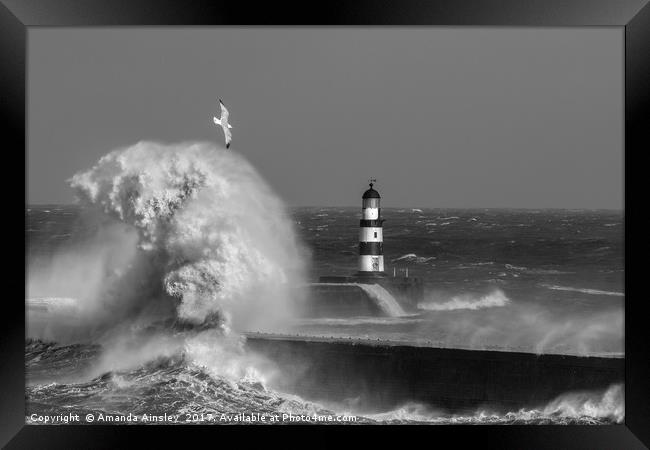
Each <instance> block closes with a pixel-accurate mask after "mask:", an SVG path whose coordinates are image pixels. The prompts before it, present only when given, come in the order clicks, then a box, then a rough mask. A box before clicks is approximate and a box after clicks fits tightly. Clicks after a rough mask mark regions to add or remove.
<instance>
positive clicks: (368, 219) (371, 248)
mask: <svg viewBox="0 0 650 450" xmlns="http://www.w3.org/2000/svg"><path fill="white" fill-rule="evenodd" d="M375 182H376V180H374V179H373V180H370V189H368V190H367V191H366V192H364V193H363V197H362V214H361V222H360V229H359V275H365V276H384V275H385V274H384V236H383V232H382V223H383V222H384V220H383V219H382V218H381V208H380V206H379V200H380V199H381V197H380V195H379V192H377V191H376V190H374V189H373V188H372V187H373V185H374V183H375Z"/></svg>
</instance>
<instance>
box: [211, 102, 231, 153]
mask: <svg viewBox="0 0 650 450" xmlns="http://www.w3.org/2000/svg"><path fill="white" fill-rule="evenodd" d="M219 105H220V106H221V118H219V119H217V118H216V117H213V118H212V120H214V123H215V124H217V125H221V128H223V135H224V137H225V138H226V148H230V141H232V133H231V132H230V129H231V128H232V126H231V125H230V124H229V123H228V115H229V113H228V110H227V109H226V105H224V104H223V102H222V101H221V99H219Z"/></svg>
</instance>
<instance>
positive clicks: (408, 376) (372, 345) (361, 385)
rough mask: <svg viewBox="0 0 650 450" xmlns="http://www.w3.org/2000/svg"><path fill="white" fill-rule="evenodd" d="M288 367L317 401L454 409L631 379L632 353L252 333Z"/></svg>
mask: <svg viewBox="0 0 650 450" xmlns="http://www.w3.org/2000/svg"><path fill="white" fill-rule="evenodd" d="M246 346H247V348H248V349H249V350H251V351H253V352H256V353H258V354H261V355H263V356H265V357H267V358H268V359H270V360H271V361H274V362H275V363H276V364H277V365H278V367H280V369H281V371H282V372H283V373H282V377H280V379H279V381H278V383H279V385H278V386H276V387H277V388H280V389H282V390H285V391H286V392H291V393H295V394H297V395H300V396H301V397H303V398H305V399H308V400H313V401H336V402H343V403H346V402H347V403H351V404H354V405H355V406H356V407H357V408H359V409H361V410H366V411H387V410H390V409H394V408H396V407H399V406H401V405H403V404H405V403H407V402H417V403H423V404H426V405H428V406H430V407H431V408H434V409H439V410H442V411H445V412H451V413H463V412H468V413H473V412H476V411H477V410H478V409H484V410H488V411H493V412H501V413H504V412H508V411H517V410H519V409H521V408H537V407H543V406H544V405H545V404H546V403H548V402H549V401H551V400H553V399H554V398H556V397H557V396H559V395H561V394H565V393H568V392H576V391H598V390H604V389H606V388H608V387H609V386H610V385H612V384H615V383H623V381H624V359H623V358H615V357H611V358H610V357H584V356H570V355H535V354H531V353H519V352H506V351H477V350H461V349H449V348H433V347H423V346H412V345H405V344H401V343H387V342H373V341H370V340H366V341H359V340H352V339H327V338H308V337H295V336H280V335H262V334H249V335H247V343H246Z"/></svg>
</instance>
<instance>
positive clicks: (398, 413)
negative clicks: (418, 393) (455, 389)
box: [366, 384, 625, 425]
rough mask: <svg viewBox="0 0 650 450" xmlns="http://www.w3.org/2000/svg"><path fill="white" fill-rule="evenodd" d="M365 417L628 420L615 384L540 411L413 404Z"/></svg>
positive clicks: (456, 421) (458, 421) (472, 421)
mask: <svg viewBox="0 0 650 450" xmlns="http://www.w3.org/2000/svg"><path fill="white" fill-rule="evenodd" d="M366 417H368V418H370V419H373V420H376V421H379V422H382V423H387V424H408V423H429V424H438V425H480V424H494V425H505V424H522V425H524V424H539V425H570V424H583V425H596V424H618V423H623V421H624V419H625V393H624V390H623V385H621V384H614V385H612V386H610V387H609V388H607V389H605V390H603V391H583V392H569V393H566V394H561V395H559V396H558V397H556V398H555V399H553V400H552V401H550V402H549V403H547V404H546V405H544V406H541V407H539V408H531V409H525V408H522V409H520V410H518V411H513V412H507V413H494V412H490V411H487V410H484V409H480V410H478V411H476V412H475V413H474V414H464V415H462V414H461V415H449V414H446V413H444V412H441V411H440V410H436V409H435V408H432V407H431V406H428V405H425V404H421V403H413V402H410V403H407V404H405V405H403V406H401V407H399V408H396V409H395V410H392V411H388V412H383V413H378V414H369V415H366Z"/></svg>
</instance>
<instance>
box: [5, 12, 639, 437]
mask: <svg viewBox="0 0 650 450" xmlns="http://www.w3.org/2000/svg"><path fill="white" fill-rule="evenodd" d="M186 25H312V26H313V25H350V26H352V25H373V26H374V25H399V26H407V25H421V26H422V25H430V26H495V27H509V26H517V27H591V26H611V27H622V28H624V33H625V63H624V64H625V65H624V70H625V143H624V154H625V252H626V272H625V293H626V302H625V326H626V327H625V398H626V405H625V407H626V415H625V423H624V425H607V426H511V427H505V426H504V427H498V428H497V427H492V426H484V427H471V428H470V429H468V428H467V427H420V428H419V430H418V431H419V432H420V433H421V432H423V431H422V430H423V429H424V432H425V433H432V434H431V436H432V438H435V439H436V442H437V443H441V442H444V441H441V440H439V439H441V437H444V438H445V439H453V442H454V446H459V445H462V444H463V443H467V442H468V440H473V441H474V442H476V443H478V444H480V445H481V446H482V447H483V448H485V447H488V448H490V447H494V448H589V449H600V448H602V449H618V448H644V447H645V446H650V426H649V425H650V389H649V388H648V386H649V385H650V352H649V350H648V349H649V347H650V345H649V341H648V339H647V338H646V333H645V329H646V321H647V319H646V316H645V315H644V314H643V313H644V302H645V301H646V299H645V296H643V295H640V292H639V291H638V290H637V291H635V289H636V288H635V286H634V282H633V280H632V278H631V272H630V268H631V266H630V264H629V261H630V259H631V258H632V257H633V256H634V254H639V253H640V252H641V251H643V250H642V249H641V248H640V246H638V245H637V246H636V247H637V248H635V246H634V243H635V242H636V241H635V240H634V239H635V237H637V238H641V234H640V233H638V232H635V231H634V229H633V220H634V218H635V217H636V216H637V215H639V213H638V212H637V211H640V209H635V208H633V201H632V197H633V196H637V195H639V194H638V192H639V190H640V189H636V187H635V186H633V185H632V183H633V181H634V180H637V181H638V180H639V179H640V178H639V177H636V178H634V179H633V178H632V172H633V170H632V169H633V168H635V167H636V168H639V166H640V164H638V163H639V162H640V161H641V160H640V159H639V158H640V157H641V156H640V155H642V154H643V153H644V150H647V149H649V148H650V145H649V143H650V142H649V141H650V139H649V137H648V136H649V135H650V132H649V131H648V130H650V120H649V103H650V5H648V0H591V1H588V0H572V1H569V0H399V1H397V0H394V1H390V0H382V1H377V0H375V1H372V0H363V1H354V2H352V1H347V2H343V1H315V2H314V1H312V2H303V3H301V4H295V5H294V4H292V3H289V2H282V3H277V2H250V1H237V2H235V1H232V2H225V1H209V0H195V1H192V2H183V1H182V0H112V1H108V0H0V61H1V63H0V85H1V87H0V111H1V113H2V116H1V119H2V124H3V125H2V129H3V137H4V141H3V143H4V144H5V146H4V152H3V153H6V154H11V156H16V155H20V149H21V148H22V149H24V151H25V154H24V155H23V156H24V157H23V158H22V159H21V158H20V157H19V156H18V157H16V159H15V163H9V162H5V164H6V165H5V176H4V177H3V178H4V180H3V181H4V183H5V188H6V186H7V184H9V183H10V185H11V186H20V185H21V184H19V183H21V182H19V181H18V178H20V177H21V173H20V171H19V170H18V167H19V164H20V163H21V161H22V164H23V165H24V170H23V173H22V175H23V176H24V179H23V180H22V185H23V186H26V177H27V172H26V170H27V165H26V139H27V135H26V123H25V119H26V115H25V113H26V106H25V105H26V103H25V100H26V74H27V68H26V61H27V58H26V43H27V38H28V33H27V31H28V29H29V28H32V27H41V26H47V27H70V26H72V27H82V26H83V27H99V26H110V27H112V26H186ZM6 161H8V160H6ZM12 167H15V169H13V170H12ZM640 170H642V169H640ZM13 177H16V178H17V179H16V180H13V179H12V178H13ZM14 181H15V182H14ZM25 192H26V187H25ZM25 203H26V197H23V199H21V198H20V197H19V195H14V196H12V197H11V199H10V200H7V204H6V205H5V208H6V209H7V210H8V211H9V212H8V213H7V214H6V217H7V221H6V223H7V224H9V223H15V228H13V225H11V231H13V233H12V234H11V236H13V235H16V236H17V235H19V233H22V232H24V227H23V229H22V230H19V225H18V221H16V220H15V217H16V215H17V214H18V208H24V207H25ZM22 225H24V224H22ZM22 225H21V226H22ZM11 231H10V232H11ZM7 239H10V238H7ZM18 251H19V250H18V249H17V248H16V252H18ZM17 259H18V260H19V258H17ZM17 266H18V265H17V264H15V267H14V270H17V269H16V267H17ZM6 277H7V278H6V279H5V283H4V285H5V296H4V297H5V298H4V302H5V307H4V311H5V315H4V320H3V321H2V325H1V326H0V330H1V332H2V340H1V341H0V342H1V344H0V349H1V357H2V364H1V366H2V370H1V375H0V376H1V380H0V409H1V411H2V415H1V416H0V417H1V419H2V422H0V444H2V445H6V448H50V447H66V448H77V447H84V448H119V447H123V446H126V445H128V444H129V443H131V444H135V443H134V442H133V441H132V439H133V438H134V434H135V433H138V434H140V433H143V432H146V433H147V438H148V439H149V438H150V439H155V440H167V439H170V438H172V437H175V436H178V435H179V434H185V432H187V431H188V430H187V427H171V428H170V427H165V426H159V427H153V428H152V427H99V426H94V427H92V426H91V427H87V426H80V425H77V426H65V427H38V426H25V423H24V422H25V415H24V408H25V381H24V375H25V373H24V350H25V340H24V338H25V327H24V320H21V319H20V318H24V304H23V303H22V300H21V299H20V292H21V285H20V281H19V276H18V275H17V274H16V276H15V277H14V276H11V275H8V274H7V275H6ZM7 287H8V288H9V289H8V290H7V289H6V288H7ZM22 290H23V293H24V286H23V289H22ZM136 428H137V431H136ZM143 428H146V430H143ZM226 428H228V431H226V430H225V428H223V427H198V428H197V427H191V429H190V430H189V432H190V433H191V434H192V441H190V442H189V444H190V445H193V446H194V445H198V444H197V441H196V440H197V439H199V438H201V437H209V438H210V439H214V438H215V433H216V434H217V436H218V439H219V440H220V442H221V443H222V444H225V442H224V441H223V439H224V438H223V436H224V433H226V432H232V427H226ZM272 428H274V429H277V427H272ZM280 428H284V429H287V428H286V427H280ZM267 429H269V427H264V428H263V429H262V428H260V427H256V429H255V431H256V432H268V431H266V430H267ZM356 429H357V430H359V429H362V430H361V432H365V433H366V434H372V435H373V436H375V438H377V437H379V438H381V437H383V436H384V435H386V428H385V427H382V428H381V429H378V428H372V429H371V430H370V431H368V430H369V428H368V427H356ZM239 430H241V431H243V432H244V433H245V434H246V435H249V434H250V433H249V431H251V429H250V428H248V427H247V428H243V429H239ZM294 430H295V427H289V429H288V431H289V432H293V431H294ZM303 430H304V428H303ZM331 430H333V428H329V427H317V428H314V427H310V428H309V430H308V432H309V435H310V437H309V438H308V440H307V441H306V442H305V444H306V445H309V442H310V441H314V440H318V441H319V442H320V443H323V442H324V441H323V439H325V440H328V439H330V440H331V443H332V444H334V445H336V443H337V439H336V438H333V437H330V436H331V433H330V431H331ZM234 431H237V430H234ZM271 432H272V433H276V431H271ZM395 432H399V434H402V433H404V432H406V433H409V434H410V433H411V432H412V428H408V427H406V428H403V429H402V430H394V429H391V430H390V433H391V434H393V433H395ZM208 433H209V436H208ZM168 442H169V441H168ZM406 442H413V443H414V444H415V445H422V444H417V443H416V442H415V441H414V440H411V439H409V440H408V441H406ZM425 442H426V441H425ZM148 444H149V445H148V446H151V445H152V441H149V442H148ZM185 444H188V442H185ZM644 444H645V446H644Z"/></svg>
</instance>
